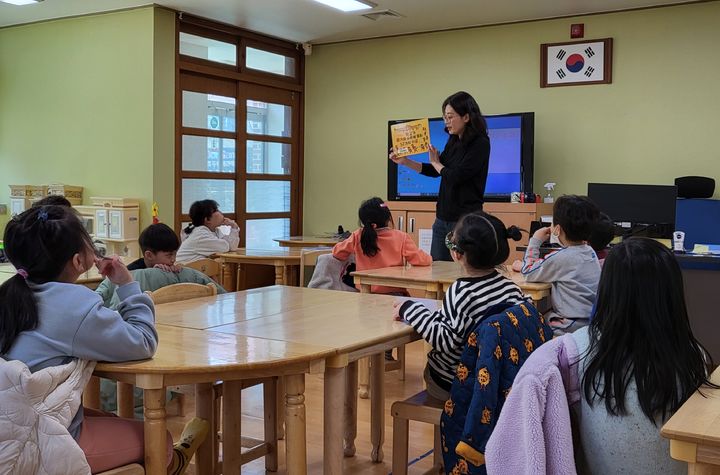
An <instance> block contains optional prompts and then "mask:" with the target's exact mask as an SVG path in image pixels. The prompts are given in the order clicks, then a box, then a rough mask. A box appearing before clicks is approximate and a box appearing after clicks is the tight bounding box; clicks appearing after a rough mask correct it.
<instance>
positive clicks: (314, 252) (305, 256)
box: [300, 247, 332, 287]
mask: <svg viewBox="0 0 720 475" xmlns="http://www.w3.org/2000/svg"><path fill="white" fill-rule="evenodd" d="M331 252H332V247H321V248H312V249H302V250H300V287H307V285H308V283H309V282H310V279H311V278H312V272H310V273H309V274H307V275H306V274H305V269H306V268H308V267H312V268H313V270H315V265H317V260H318V257H319V256H322V255H323V254H330V253H331Z"/></svg>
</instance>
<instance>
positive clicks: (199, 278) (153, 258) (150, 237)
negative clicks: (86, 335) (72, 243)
mask: <svg viewBox="0 0 720 475" xmlns="http://www.w3.org/2000/svg"><path fill="white" fill-rule="evenodd" d="M138 242H139V244H140V249H142V252H143V257H141V258H140V259H138V260H136V261H133V262H132V263H130V265H128V270H130V271H131V274H132V276H133V279H134V280H135V281H136V282H137V283H138V284H139V285H140V290H142V291H143V292H145V291H148V290H149V291H155V290H157V289H159V288H161V287H165V286H167V285H172V284H179V283H188V282H189V283H195V284H203V285H206V284H209V283H211V282H212V283H214V284H215V286H216V287H217V289H218V293H225V289H223V288H222V286H220V285H219V284H217V283H215V282H213V281H212V279H210V278H209V277H208V276H206V275H205V274H203V273H202V272H200V271H198V270H195V269H191V268H189V267H183V266H179V265H177V264H175V255H176V252H177V250H178V247H179V246H180V240H179V239H178V237H177V234H175V231H173V230H172V229H171V228H170V226H168V225H166V224H162V223H157V224H151V225H150V226H148V227H147V228H145V229H144V230H143V232H142V233H140V237H139V238H138ZM95 292H97V293H98V294H100V295H101V296H102V299H103V302H104V305H105V306H106V307H109V308H116V307H117V306H118V305H119V304H120V298H119V296H118V294H117V287H116V286H115V284H113V283H112V281H111V280H110V279H105V280H103V281H102V282H101V283H100V285H99V286H98V288H97V289H95Z"/></svg>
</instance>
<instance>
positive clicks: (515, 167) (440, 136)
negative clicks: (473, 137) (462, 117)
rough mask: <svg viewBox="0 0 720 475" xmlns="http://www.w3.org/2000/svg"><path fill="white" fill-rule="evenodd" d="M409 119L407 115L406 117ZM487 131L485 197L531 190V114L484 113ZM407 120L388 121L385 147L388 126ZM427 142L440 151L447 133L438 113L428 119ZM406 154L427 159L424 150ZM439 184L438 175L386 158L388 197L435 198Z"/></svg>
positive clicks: (506, 196)
mask: <svg viewBox="0 0 720 475" xmlns="http://www.w3.org/2000/svg"><path fill="white" fill-rule="evenodd" d="M408 120H411V119H408ZM485 120H486V121H487V125H488V134H489V135H490V166H489V170H488V178H487V184H486V186H485V201H510V193H512V192H513V191H523V192H530V193H531V192H532V190H533V154H534V149H535V114H534V113H533V112H521V113H515V114H502V115H487V116H485ZM400 122H407V120H391V121H388V149H389V148H390V147H392V138H391V136H390V126H391V125H393V124H397V123H400ZM429 126H430V143H432V144H433V146H435V148H437V149H438V150H440V151H442V150H443V149H444V148H445V144H446V143H447V141H448V138H449V135H448V134H447V132H445V123H444V122H443V119H442V117H433V118H431V119H429ZM408 158H410V159H412V160H415V161H418V162H422V163H430V156H429V155H428V153H427V152H425V153H418V154H415V155H410V156H409V157H408ZM439 188H440V179H439V178H430V177H426V176H424V175H421V174H419V173H417V172H415V171H413V170H411V169H409V168H408V167H404V166H397V165H395V164H394V163H393V162H392V161H390V160H388V200H393V201H435V200H436V199H437V196H438V190H439Z"/></svg>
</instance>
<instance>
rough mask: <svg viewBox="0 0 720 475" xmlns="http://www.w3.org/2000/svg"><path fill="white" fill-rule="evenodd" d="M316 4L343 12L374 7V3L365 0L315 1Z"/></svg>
mask: <svg viewBox="0 0 720 475" xmlns="http://www.w3.org/2000/svg"><path fill="white" fill-rule="evenodd" d="M315 1H316V2H318V3H322V4H323V5H327V6H329V7H333V8H337V9H338V10H342V11H344V12H355V11H358V10H367V9H370V8H373V7H374V6H375V4H374V3H372V2H368V1H366V0H315Z"/></svg>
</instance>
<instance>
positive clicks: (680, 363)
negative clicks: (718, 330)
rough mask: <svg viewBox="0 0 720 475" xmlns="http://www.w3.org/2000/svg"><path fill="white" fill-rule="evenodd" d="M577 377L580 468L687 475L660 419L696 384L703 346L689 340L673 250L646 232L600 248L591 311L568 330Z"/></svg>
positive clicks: (704, 359) (706, 361)
mask: <svg viewBox="0 0 720 475" xmlns="http://www.w3.org/2000/svg"><path fill="white" fill-rule="evenodd" d="M572 336H573V338H574V339H575V342H576V344H577V346H578V351H579V354H580V357H581V359H580V363H579V367H578V376H579V378H580V380H581V383H582V386H581V387H582V398H581V402H580V404H579V408H578V413H579V416H580V417H579V419H578V420H579V435H580V440H581V441H582V450H583V452H584V455H585V459H586V460H587V465H588V467H587V473H620V472H621V471H623V470H622V469H624V471H627V469H628V464H631V466H632V471H633V473H664V474H672V473H676V474H681V473H687V466H686V464H685V463H684V462H678V461H676V460H673V459H671V458H670V451H669V448H668V441H667V440H665V439H663V438H661V437H660V427H662V424H663V423H664V422H665V421H666V420H667V419H668V418H669V417H670V416H671V415H672V414H673V413H674V412H675V411H677V410H678V408H680V406H681V405H682V404H683V403H684V402H685V401H686V400H687V398H689V397H690V395H692V393H693V392H695V390H696V389H698V387H700V386H702V385H709V380H708V372H707V368H708V365H712V362H711V361H710V356H709V354H708V352H707V351H706V350H705V349H704V348H703V347H702V345H701V344H700V343H699V342H698V341H697V340H696V339H695V336H694V335H693V332H692V330H691V329H690V322H689V320H688V314H687V308H686V306H685V295H684V291H683V278H682V273H681V271H680V266H679V265H678V262H677V260H676V258H675V256H674V255H673V254H672V252H670V250H669V249H667V248H666V247H665V246H663V245H662V244H660V243H658V242H657V241H655V240H652V239H647V238H629V239H625V240H623V242H622V243H621V244H618V245H616V246H614V247H613V248H612V249H611V250H610V252H609V253H608V256H607V258H606V259H605V264H604V266H603V271H602V276H601V278H600V285H599V287H598V297H597V304H596V307H595V314H594V316H593V319H592V320H591V322H590V325H589V327H587V329H584V328H583V329H580V330H578V331H577V332H575V333H573V335H572Z"/></svg>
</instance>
